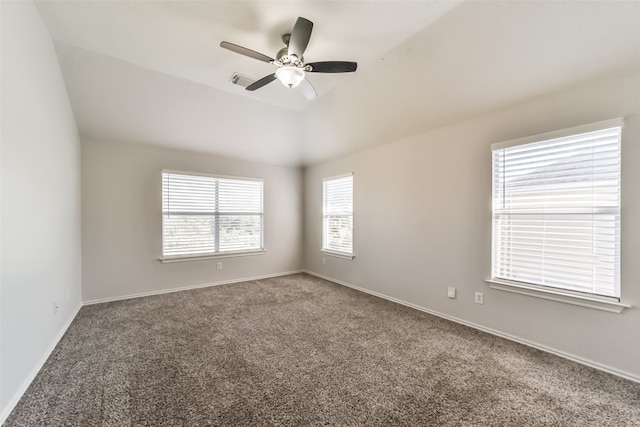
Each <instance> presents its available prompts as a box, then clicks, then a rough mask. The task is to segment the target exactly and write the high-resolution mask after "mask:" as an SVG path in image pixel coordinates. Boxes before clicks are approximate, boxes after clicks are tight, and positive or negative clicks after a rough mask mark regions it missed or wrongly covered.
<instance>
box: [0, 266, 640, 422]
mask: <svg viewBox="0 0 640 427" xmlns="http://www.w3.org/2000/svg"><path fill="white" fill-rule="evenodd" d="M5 425H6V426H7V427H9V426H208V425H217V426H248V425H294V426H298V425H340V426H362V425H366V426H375V425H379V426H400V425H411V426H416V425H434V426H443V425H444V426H447V425H451V426H485V425H487V426H489V425H496V426H537V425H540V426H543V425H545V426H547V425H554V426H588V425H590V426H626V425H640V384H636V383H633V382H630V381H627V380H623V379H620V378H617V377H614V376H612V375H609V374H606V373H603V372H599V371H596V370H593V369H591V368H588V367H585V366H582V365H579V364H576V363H573V362H570V361H567V360H564V359H561V358H558V357H556V356H553V355H550V354H547V353H544V352H541V351H537V350H534V349H531V348H528V347H525V346H522V345H519V344H516V343H513V342H510V341H507V340H504V339H501V338H497V337H494V336H492V335H488V334H485V333H482V332H478V331H476V330H473V329H470V328H467V327H464V326H461V325H457V324H454V323H451V322H448V321H446V320H442V319H439V318H436V317H433V316H430V315H428V314H425V313H422V312H419V311H416V310H412V309H410V308H407V307H404V306H401V305H398V304H394V303H391V302H388V301H385V300H382V299H379V298H375V297H372V296H370V295H366V294H363V293H360V292H357V291H354V290H351V289H348V288H344V287H341V286H339V285H335V284H333V283H330V282H327V281H324V280H321V279H318V278H315V277H312V276H308V275H304V274H300V275H291V276H285V277H279V278H273V279H267V280H260V281H252V282H244V283H239V284H233V285H226V286H218V287H211V288H206V289H199V290H193V291H185V292H177V293H172V294H165V295H160V296H153V297H146V298H138V299H132V300H127V301H118V302H113V303H106V304H100V305H92V306H87V307H83V308H82V310H81V311H80V313H79V314H78V316H77V318H76V319H75V320H74V322H73V324H72V325H71V326H70V328H69V330H68V332H67V333H66V335H65V336H64V338H63V339H62V340H61V341H60V343H59V344H58V346H57V347H56V349H55V350H54V352H53V353H52V355H51V357H50V358H49V360H48V361H47V362H46V364H45V366H44V367H43V369H42V370H41V372H40V373H39V374H38V376H37V377H36V379H35V380H34V382H33V383H32V384H31V386H30V387H29V389H28V390H27V392H26V393H25V395H24V397H23V398H22V400H21V401H20V402H19V403H18V405H17V407H16V408H15V410H14V411H13V412H12V414H11V415H10V417H9V419H8V420H7V422H6V424H5Z"/></svg>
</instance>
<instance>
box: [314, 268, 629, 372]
mask: <svg viewBox="0 0 640 427" xmlns="http://www.w3.org/2000/svg"><path fill="white" fill-rule="evenodd" d="M304 272H305V273H307V274H310V275H312V276H316V277H319V278H321V279H325V280H328V281H330V282H333V283H337V284H338V285H342V286H346V287H348V288H351V289H355V290H357V291H360V292H364V293H367V294H370V295H373V296H376V297H379V298H382V299H386V300H388V301H392V302H395V303H398V304H402V305H404V306H407V307H411V308H413V309H416V310H420V311H422V312H425V313H428V314H432V315H434V316H437V317H441V318H443V319H447V320H450V321H452V322H455V323H459V324H461V325H465V326H469V327H470V328H474V329H477V330H479V331H482V332H486V333H489V334H491V335H496V336H498V337H501V338H505V339H508V340H510V341H515V342H517V343H519V344H524V345H526V346H528V347H533V348H536V349H538V350H542V351H545V352H547V353H551V354H555V355H556V356H560V357H562V358H565V359H569V360H571V361H573V362H577V363H580V364H582V365H586V366H589V367H591V368H595V369H598V370H600V371H604V372H607V373H609V374H613V375H616V376H618V377H622V378H625V379H627V380H630V381H634V382H637V383H640V376H637V375H634V374H632V373H630V372H626V371H622V370H620V369H616V368H612V367H611V366H607V365H603V364H601V363H598V362H594V361H593V360H589V359H584V358H582V357H579V356H576V355H573V354H570V353H566V352H564V351H560V350H556V349H554V348H551V347H547V346H545V345H542V344H539V343H536V342H533V341H529V340H525V339H522V338H519V337H517V336H515V335H511V334H507V333H505V332H501V331H499V330H497V329H492V328H488V327H486V326H482V325H479V324H477V323H473V322H469V321H466V320H463V319H459V318H457V317H453V316H449V315H448V314H444V313H440V312H438V311H434V310H431V309H428V308H425V307H422V306H419V305H416V304H413V303H410V302H407V301H403V300H401V299H398V298H394V297H390V296H388V295H385V294H381V293H379V292H375V291H371V290H369V289H365V288H361V287H360V286H355V285H352V284H351V283H347V282H343V281H342V280H338V279H334V278H332V277H328V276H325V275H322V274H319V273H315V272H313V271H309V270H304Z"/></svg>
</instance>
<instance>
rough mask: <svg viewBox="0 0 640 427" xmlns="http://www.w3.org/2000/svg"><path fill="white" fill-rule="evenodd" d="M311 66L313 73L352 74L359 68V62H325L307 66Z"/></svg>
mask: <svg viewBox="0 0 640 427" xmlns="http://www.w3.org/2000/svg"><path fill="white" fill-rule="evenodd" d="M306 65H307V66H311V69H310V70H308V71H309V72H311V73H352V72H354V71H355V70H356V69H357V68H358V63H357V62H348V61H323V62H312V63H310V64H306Z"/></svg>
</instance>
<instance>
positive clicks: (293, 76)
mask: <svg viewBox="0 0 640 427" xmlns="http://www.w3.org/2000/svg"><path fill="white" fill-rule="evenodd" d="M276 77H277V78H278V80H280V83H282V84H283V85H285V86H286V87H288V88H294V87H298V85H299V84H300V82H301V81H302V80H303V79H304V70H303V69H302V68H298V67H294V66H291V65H284V66H282V67H280V68H278V69H277V70H276Z"/></svg>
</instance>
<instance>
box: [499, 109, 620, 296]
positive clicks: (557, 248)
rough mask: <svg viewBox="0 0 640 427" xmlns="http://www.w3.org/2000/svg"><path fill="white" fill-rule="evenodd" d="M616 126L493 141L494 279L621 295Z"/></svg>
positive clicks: (607, 124) (616, 123)
mask: <svg viewBox="0 0 640 427" xmlns="http://www.w3.org/2000/svg"><path fill="white" fill-rule="evenodd" d="M621 129H622V120H621V119H620V120H609V121H606V122H600V123H595V124H592V125H587V126H582V127H579V128H574V129H570V130H567V131H560V132H556V133H553V134H547V135H542V136H540V137H531V138H526V139H524V140H517V141H511V142H506V143H502V144H494V145H493V146H492V153H493V156H492V157H493V236H492V238H493V244H492V246H493V248H492V249H493V250H492V276H493V278H495V279H504V280H507V281H515V282H524V283H526V284H532V285H539V286H543V287H552V288H556V289H558V288H559V289H563V290H569V291H576V292H583V293H588V294H594V295H600V296H606V297H614V298H619V297H620V145H621V144H620V139H621Z"/></svg>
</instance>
